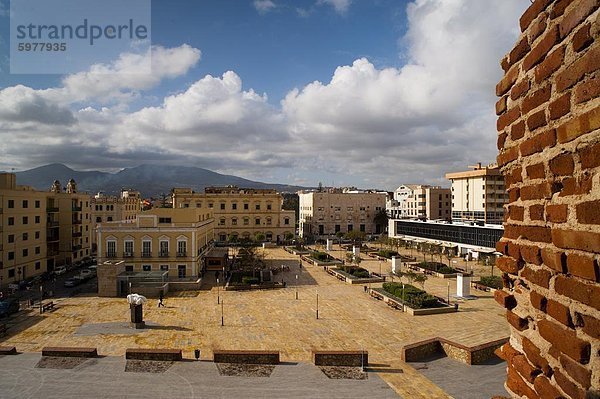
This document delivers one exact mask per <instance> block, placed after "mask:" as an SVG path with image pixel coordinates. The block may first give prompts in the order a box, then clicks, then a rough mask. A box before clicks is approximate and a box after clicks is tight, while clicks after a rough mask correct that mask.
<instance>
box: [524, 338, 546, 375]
mask: <svg viewBox="0 0 600 399" xmlns="http://www.w3.org/2000/svg"><path fill="white" fill-rule="evenodd" d="M521 343H522V346H523V352H525V355H526V356H527V359H528V360H529V361H530V362H531V364H533V365H534V366H535V367H537V368H538V369H540V370H542V372H543V373H544V374H549V372H550V371H551V370H552V369H551V368H550V365H549V364H548V361H547V360H546V359H544V357H543V356H542V354H541V353H540V350H539V348H538V347H537V346H535V344H534V343H533V342H531V341H530V340H529V339H528V338H527V337H522V338H521Z"/></svg>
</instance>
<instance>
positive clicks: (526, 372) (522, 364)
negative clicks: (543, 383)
mask: <svg viewBox="0 0 600 399" xmlns="http://www.w3.org/2000/svg"><path fill="white" fill-rule="evenodd" d="M521 331H522V330H521ZM512 365H513V367H514V368H515V369H516V370H517V371H518V372H519V374H521V376H522V377H523V378H524V379H525V380H526V381H527V382H529V383H530V384H533V380H534V379H535V377H536V376H537V375H539V374H541V372H542V371H541V370H536V369H535V368H534V367H533V366H532V365H531V364H529V362H528V361H527V358H526V357H525V356H524V355H517V356H515V357H514V358H513V359H512Z"/></svg>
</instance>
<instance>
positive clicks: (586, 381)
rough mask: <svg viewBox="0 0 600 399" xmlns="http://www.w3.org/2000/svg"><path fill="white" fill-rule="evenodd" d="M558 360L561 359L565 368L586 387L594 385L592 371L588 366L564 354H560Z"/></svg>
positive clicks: (576, 380)
mask: <svg viewBox="0 0 600 399" xmlns="http://www.w3.org/2000/svg"><path fill="white" fill-rule="evenodd" d="M558 360H559V361H560V364H561V365H562V367H563V370H564V371H566V372H567V374H568V375H569V376H570V377H571V378H572V379H573V380H575V382H578V383H579V384H580V385H581V386H582V387H583V388H584V389H588V388H589V387H590V386H591V385H592V371H591V370H589V369H588V368H587V367H585V366H582V365H581V364H579V363H577V362H575V361H573V359H571V358H570V357H568V356H564V355H560V356H559V357H558Z"/></svg>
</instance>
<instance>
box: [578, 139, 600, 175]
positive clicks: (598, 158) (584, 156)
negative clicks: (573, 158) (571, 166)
mask: <svg viewBox="0 0 600 399" xmlns="http://www.w3.org/2000/svg"><path fill="white" fill-rule="evenodd" d="M579 159H580V161H581V167H582V169H589V168H595V167H597V166H600V143H597V144H593V145H590V146H588V147H585V148H583V149H582V150H581V151H580V153H579Z"/></svg>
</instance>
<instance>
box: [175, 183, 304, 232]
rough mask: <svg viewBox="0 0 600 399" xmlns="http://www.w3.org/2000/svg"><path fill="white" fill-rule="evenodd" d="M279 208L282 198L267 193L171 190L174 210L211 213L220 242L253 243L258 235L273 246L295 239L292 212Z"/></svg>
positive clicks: (232, 189)
mask: <svg viewBox="0 0 600 399" xmlns="http://www.w3.org/2000/svg"><path fill="white" fill-rule="evenodd" d="M282 204H283V197H282V195H281V194H279V193H278V192H276V191H275V190H268V189H248V188H238V187H235V186H228V187H207V188H206V189H205V190H204V193H196V192H194V191H192V189H190V188H175V189H173V207H174V208H195V209H199V210H203V211H205V212H206V211H209V212H212V213H213V215H214V219H215V240H216V241H220V242H226V241H238V240H243V239H256V238H257V237H258V236H261V235H264V240H266V241H273V242H281V241H283V240H286V239H287V238H289V237H294V236H295V230H296V227H295V226H296V218H295V214H294V211H293V210H285V209H283V207H282Z"/></svg>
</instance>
